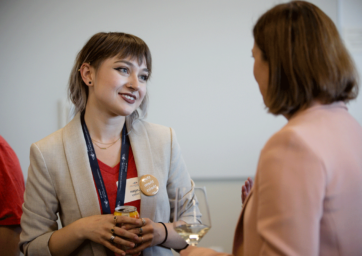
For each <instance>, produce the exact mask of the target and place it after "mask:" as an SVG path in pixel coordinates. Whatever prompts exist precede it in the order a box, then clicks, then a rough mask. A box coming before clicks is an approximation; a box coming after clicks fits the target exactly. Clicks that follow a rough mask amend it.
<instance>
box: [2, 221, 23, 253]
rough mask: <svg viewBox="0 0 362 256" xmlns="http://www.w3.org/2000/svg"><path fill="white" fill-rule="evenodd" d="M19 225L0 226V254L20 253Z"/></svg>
mask: <svg viewBox="0 0 362 256" xmlns="http://www.w3.org/2000/svg"><path fill="white" fill-rule="evenodd" d="M20 233H21V227H20V225H6V226H3V225H2V226H0V255H9V256H13V255H20V250H19V246H18V244H19V236H20Z"/></svg>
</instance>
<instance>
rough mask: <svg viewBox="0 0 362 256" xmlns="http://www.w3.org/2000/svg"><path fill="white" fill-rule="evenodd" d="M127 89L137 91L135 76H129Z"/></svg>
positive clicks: (137, 85) (137, 82)
mask: <svg viewBox="0 0 362 256" xmlns="http://www.w3.org/2000/svg"><path fill="white" fill-rule="evenodd" d="M127 85H128V87H131V88H132V89H133V90H136V91H137V90H138V89H139V81H138V77H137V75H131V76H129V79H128V84H127Z"/></svg>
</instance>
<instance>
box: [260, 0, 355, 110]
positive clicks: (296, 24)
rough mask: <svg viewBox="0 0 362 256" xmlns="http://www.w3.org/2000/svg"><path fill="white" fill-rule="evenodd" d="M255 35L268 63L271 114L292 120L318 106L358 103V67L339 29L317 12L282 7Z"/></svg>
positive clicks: (295, 4)
mask: <svg viewBox="0 0 362 256" xmlns="http://www.w3.org/2000/svg"><path fill="white" fill-rule="evenodd" d="M253 35H254V40H255V44H256V45H257V46H258V47H259V49H260V50H261V51H262V53H263V58H264V59H265V60H266V61H267V62H268V63H269V86H268V90H267V95H266V97H265V104H266V106H267V108H268V109H269V112H271V113H273V114H286V115H292V114H294V113H295V112H296V111H298V110H299V109H302V108H305V107H308V106H309V105H310V104H311V103H312V102H313V101H314V100H319V101H320V102H321V103H322V104H330V103H332V102H335V101H344V102H348V101H349V100H351V99H354V98H356V97H357V94H358V84H357V72H356V69H355V66H354V63H353V61H352V59H351V57H350V56H349V54H348V52H347V50H346V48H345V47H344V45H343V43H342V40H341V38H340V36H339V33H338V31H337V29H336V26H335V25H334V23H333V22H332V20H331V19H330V18H329V17H328V16H327V15H326V14H325V13H324V12H322V11H321V10H320V9H319V8H318V7H317V6H315V5H313V4H311V3H308V2H305V1H292V2H290V3H285V4H279V5H277V6H275V7H274V8H272V9H270V10H269V11H267V12H266V13H265V14H263V15H262V16H261V17H260V18H259V20H258V21H257V23H256V24H255V26H254V29H253Z"/></svg>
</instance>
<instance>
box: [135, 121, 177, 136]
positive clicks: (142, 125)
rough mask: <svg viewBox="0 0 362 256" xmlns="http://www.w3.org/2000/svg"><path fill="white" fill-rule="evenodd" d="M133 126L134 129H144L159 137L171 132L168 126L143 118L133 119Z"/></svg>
mask: <svg viewBox="0 0 362 256" xmlns="http://www.w3.org/2000/svg"><path fill="white" fill-rule="evenodd" d="M133 128H134V129H135V130H136V131H140V130H144V131H146V132H147V133H148V134H153V135H158V136H161V137H164V136H166V137H170V136H171V133H172V128H170V127H167V126H164V125H160V124H155V123H150V122H147V121H145V120H137V121H135V122H134V124H133Z"/></svg>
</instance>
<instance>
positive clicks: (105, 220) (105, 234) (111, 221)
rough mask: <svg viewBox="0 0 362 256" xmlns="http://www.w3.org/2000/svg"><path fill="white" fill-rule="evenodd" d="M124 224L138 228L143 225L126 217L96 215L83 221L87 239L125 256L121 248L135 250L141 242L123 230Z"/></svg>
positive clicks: (135, 236) (137, 220) (134, 235)
mask: <svg viewBox="0 0 362 256" xmlns="http://www.w3.org/2000/svg"><path fill="white" fill-rule="evenodd" d="M123 223H127V225H135V226H137V225H141V224H142V221H141V220H139V219H134V218H130V217H126V216H113V215H95V216H91V217H87V218H84V219H83V232H84V235H85V238H86V239H89V240H92V241H93V242H96V243H99V244H102V245H103V246H105V247H107V248H109V249H110V250H112V251H113V252H115V253H117V254H120V255H125V250H122V249H121V248H122V247H121V246H126V247H131V248H133V247H135V245H136V243H138V242H139V238H138V236H137V235H136V234H134V233H133V232H130V231H128V230H126V229H124V228H122V225H123ZM120 245H121V246H120Z"/></svg>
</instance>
